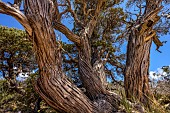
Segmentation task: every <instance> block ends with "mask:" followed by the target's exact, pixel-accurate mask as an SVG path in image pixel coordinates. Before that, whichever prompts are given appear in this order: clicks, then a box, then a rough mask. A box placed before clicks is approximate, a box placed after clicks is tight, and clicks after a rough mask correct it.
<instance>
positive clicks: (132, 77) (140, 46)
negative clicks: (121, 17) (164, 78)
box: [124, 0, 162, 106]
mask: <svg viewBox="0 0 170 113" xmlns="http://www.w3.org/2000/svg"><path fill="white" fill-rule="evenodd" d="M150 2H151V1H150ZM150 2H149V0H147V3H148V4H147V8H146V9H145V13H144V15H143V18H141V19H140V20H137V22H136V23H134V25H138V24H139V25H140V26H139V27H138V28H140V29H133V28H132V29H131V33H130V35H129V40H128V46H127V61H126V68H125V72H124V74H125V80H124V85H125V92H126V96H127V98H128V99H130V100H133V99H137V100H139V101H141V102H142V103H143V104H144V105H146V106H150V105H152V104H151V100H153V99H154V98H153V96H152V94H151V92H150V88H149V80H148V76H149V72H148V71H149V65H150V48H151V43H152V40H155V36H156V32H155V31H154V30H153V26H154V25H155V24H156V23H157V22H158V20H159V19H160V17H159V16H157V14H158V12H159V11H160V10H161V9H162V6H160V4H155V2H151V3H150ZM156 3H159V2H156ZM139 22H143V23H139Z"/></svg>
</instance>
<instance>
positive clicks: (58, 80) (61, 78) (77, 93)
mask: <svg viewBox="0 0 170 113" xmlns="http://www.w3.org/2000/svg"><path fill="white" fill-rule="evenodd" d="M104 1H105V0H99V2H98V5H97V8H96V12H95V17H94V18H93V19H92V20H91V21H90V23H89V25H88V27H87V28H88V29H85V30H82V33H81V36H80V37H77V36H75V35H74V36H73V37H72V35H70V34H69V35H67V36H68V37H69V39H71V40H72V41H75V43H76V44H78V45H79V72H80V74H81V78H82V80H83V84H84V86H85V88H86V89H87V92H88V97H89V98H90V99H91V100H90V99H89V98H87V96H86V95H85V94H84V93H83V92H82V91H81V90H80V89H79V88H77V87H76V85H74V84H73V83H72V82H70V81H69V80H68V79H67V77H66V75H65V74H64V73H63V72H62V62H61V61H62V59H61V47H60V44H59V42H58V41H57V40H56V37H55V33H54V29H53V28H54V26H55V24H54V23H53V22H54V20H55V19H54V18H55V15H56V14H55V13H56V8H55V7H56V6H55V4H54V3H53V1H52V0H25V1H24V12H25V15H24V14H22V13H21V12H20V11H19V10H17V9H15V8H13V7H11V6H9V5H6V4H5V3H3V2H0V13H4V14H8V15H11V16H13V17H15V18H16V19H17V20H18V21H19V22H20V23H21V24H22V25H23V26H24V27H25V29H26V31H27V32H28V34H29V36H30V37H29V39H30V40H31V41H32V42H33V49H34V53H35V54H36V58H37V59H36V60H37V63H38V67H39V77H38V78H37V81H36V82H35V83H34V86H35V90H36V92H37V93H38V94H39V95H40V97H41V98H42V99H43V100H45V102H47V104H49V105H50V106H51V107H53V108H54V109H55V110H56V111H57V112H60V113H111V112H114V111H116V110H117V109H118V105H119V104H120V103H119V102H120V100H118V99H117V98H115V97H114V95H111V94H108V95H107V96H105V94H106V91H105V88H104V87H103V86H102V82H101V80H100V79H99V78H98V77H97V76H96V75H97V74H96V72H95V71H94V70H93V67H92V65H91V58H90V57H91V55H90V54H91V53H90V51H91V50H90V49H91V48H90V45H89V42H88V38H89V37H90V36H91V34H92V32H93V28H94V26H95V24H96V17H97V16H98V14H99V12H100V7H101V6H102V4H103V2H104ZM61 27H62V28H65V27H64V26H59V28H61ZM63 32H64V31H63ZM66 33H70V31H69V30H68V29H67V30H66ZM75 38H76V39H75ZM80 38H81V39H80ZM56 41H57V42H58V43H57V44H56ZM100 95H102V96H100ZM96 98H97V99H96ZM92 100H93V101H92ZM117 100H118V101H117Z"/></svg>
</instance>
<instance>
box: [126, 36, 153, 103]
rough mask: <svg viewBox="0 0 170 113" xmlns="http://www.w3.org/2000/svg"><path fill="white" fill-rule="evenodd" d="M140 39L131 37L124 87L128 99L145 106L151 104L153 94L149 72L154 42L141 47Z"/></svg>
mask: <svg viewBox="0 0 170 113" xmlns="http://www.w3.org/2000/svg"><path fill="white" fill-rule="evenodd" d="M134 38H135V39H136V40H134ZM139 38H140V37H138V36H136V35H135V33H134V34H131V35H130V37H129V41H128V50H127V53H128V54H127V62H126V70H125V83H124V86H125V91H126V96H127V98H128V99H131V100H132V99H138V100H140V101H141V102H142V103H144V104H149V103H148V102H149V99H151V93H150V89H149V82H148V71H149V62H150V47H151V42H152V40H151V39H150V40H149V41H148V42H146V43H145V44H143V45H140V46H139V45H138V44H137V43H136V42H137V40H138V39H139Z"/></svg>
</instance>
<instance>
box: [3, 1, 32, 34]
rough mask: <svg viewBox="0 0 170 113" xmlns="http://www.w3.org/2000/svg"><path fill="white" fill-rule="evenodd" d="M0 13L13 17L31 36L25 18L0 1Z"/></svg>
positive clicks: (30, 29) (30, 30)
mask: <svg viewBox="0 0 170 113" xmlns="http://www.w3.org/2000/svg"><path fill="white" fill-rule="evenodd" d="M0 13H3V14H6V15H10V16H12V17H14V18H15V19H16V20H18V21H19V22H20V23H21V24H22V25H23V26H24V28H25V29H26V31H27V32H28V34H29V35H30V36H32V28H31V27H30V25H29V21H28V19H27V17H26V16H25V15H24V14H23V13H22V12H21V11H19V10H17V9H16V8H14V7H12V6H10V5H8V4H6V3H4V2H1V1H0Z"/></svg>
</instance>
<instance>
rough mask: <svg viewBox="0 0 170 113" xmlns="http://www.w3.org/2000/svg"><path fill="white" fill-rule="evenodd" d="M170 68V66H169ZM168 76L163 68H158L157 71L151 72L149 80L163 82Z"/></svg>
mask: <svg viewBox="0 0 170 113" xmlns="http://www.w3.org/2000/svg"><path fill="white" fill-rule="evenodd" d="M169 67H170V65H169ZM165 76H167V73H166V72H164V71H163V69H162V68H157V70H156V71H150V72H149V78H150V80H156V81H157V80H161V79H163V77H165Z"/></svg>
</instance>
